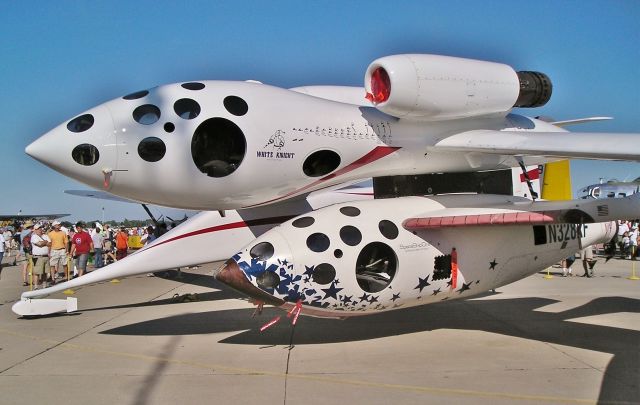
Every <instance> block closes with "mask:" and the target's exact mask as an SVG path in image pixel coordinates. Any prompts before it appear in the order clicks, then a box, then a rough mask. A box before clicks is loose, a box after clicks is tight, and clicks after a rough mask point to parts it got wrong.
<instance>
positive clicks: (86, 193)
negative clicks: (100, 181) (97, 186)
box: [64, 190, 139, 204]
mask: <svg viewBox="0 0 640 405" xmlns="http://www.w3.org/2000/svg"><path fill="white" fill-rule="evenodd" d="M64 192H65V194H71V195H76V196H80V197H91V198H97V199H99V200H109V201H118V202H128V203H134V204H139V202H137V201H133V200H129V199H127V198H122V197H118V196H117V195H114V194H111V193H108V192H106V191H100V190H64Z"/></svg>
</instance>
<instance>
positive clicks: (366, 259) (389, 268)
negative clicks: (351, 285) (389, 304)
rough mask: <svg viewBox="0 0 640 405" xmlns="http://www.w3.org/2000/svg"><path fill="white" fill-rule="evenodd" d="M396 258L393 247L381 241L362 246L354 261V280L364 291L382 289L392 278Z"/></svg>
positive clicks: (396, 261)
mask: <svg viewBox="0 0 640 405" xmlns="http://www.w3.org/2000/svg"><path fill="white" fill-rule="evenodd" d="M397 267H398V258H397V256H396V254H395V252H394V251H393V249H392V248H391V247H390V246H389V245H386V244H384V243H382V242H372V243H369V244H368V245H366V246H365V247H364V248H362V251H360V254H359V255H358V260H357V261H356V280H357V281H358V285H359V286H360V288H362V289H363V290H364V291H366V292H370V293H375V292H378V291H382V290H384V289H385V288H386V287H387V286H388V285H389V284H390V283H391V281H392V280H393V277H394V276H395V275H396V269H397Z"/></svg>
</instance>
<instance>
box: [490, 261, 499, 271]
mask: <svg viewBox="0 0 640 405" xmlns="http://www.w3.org/2000/svg"><path fill="white" fill-rule="evenodd" d="M497 265H498V262H496V259H495V258H494V259H493V260H492V261H490V262H489V270H495V269H496V266H497Z"/></svg>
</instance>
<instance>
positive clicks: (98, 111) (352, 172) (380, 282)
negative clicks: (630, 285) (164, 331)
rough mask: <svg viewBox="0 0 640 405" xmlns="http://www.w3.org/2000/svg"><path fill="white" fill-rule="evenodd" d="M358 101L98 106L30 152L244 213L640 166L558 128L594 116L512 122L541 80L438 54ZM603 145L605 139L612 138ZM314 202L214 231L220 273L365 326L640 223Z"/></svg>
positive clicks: (222, 91) (77, 174)
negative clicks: (318, 194) (418, 187)
mask: <svg viewBox="0 0 640 405" xmlns="http://www.w3.org/2000/svg"><path fill="white" fill-rule="evenodd" d="M365 90H366V93H367V100H368V101H363V100H362V96H363V93H364V90H363V89H359V88H346V87H326V86H323V87H313V86H312V87H304V88H297V89H292V90H285V89H278V88H275V87H271V86H267V85H263V84H260V83H255V82H214V81H205V82H189V83H182V84H175V85H168V86H161V87H158V88H155V89H152V90H149V91H147V90H144V91H141V92H137V93H133V94H130V95H127V96H125V97H123V98H122V99H117V100H113V101H110V102H108V103H105V104H103V105H101V106H98V107H96V108H94V109H91V110H89V111H87V112H86V113H84V114H82V115H80V116H78V117H76V118H74V119H72V120H71V121H69V122H67V123H65V124H62V125H61V126H59V127H58V128H55V129H54V130H52V131H50V132H49V133H47V134H45V135H44V136H42V137H41V138H40V139H38V140H36V141H35V142H34V143H32V144H31V145H29V146H28V147H27V149H26V152H27V153H28V154H29V155H31V156H33V157H34V158H36V159H37V160H39V161H41V162H43V163H45V164H46V165H48V166H50V167H52V168H53V169H55V170H58V171H60V172H61V173H63V174H65V175H68V176H70V177H73V178H75V179H77V180H79V181H81V182H84V183H86V184H88V185H90V186H93V187H96V188H100V187H103V188H104V189H106V190H107V191H109V192H111V193H113V194H116V195H119V196H123V197H126V198H129V199H132V200H135V201H141V202H150V203H155V204H159V205H166V206H174V207H179V208H189V209H209V210H226V209H238V208H240V209H245V210H246V211H244V212H253V210H248V208H256V207H257V209H265V210H267V209H277V210H281V209H283V208H282V207H284V206H285V205H283V204H294V205H295V204H299V203H300V202H301V201H303V202H304V200H301V199H300V196H301V195H306V194H308V193H309V192H311V191H314V190H318V189H321V188H326V187H330V186H333V185H336V184H339V183H342V182H345V181H353V180H356V179H362V178H365V177H376V176H393V175H414V174H421V173H437V172H461V171H485V170H494V169H503V168H511V167H518V166H519V167H521V168H522V170H523V172H524V173H523V175H524V176H525V177H527V175H526V173H527V171H526V165H538V164H541V163H544V162H547V161H552V160H557V159H559V158H563V157H580V158H591V159H620V160H638V159H639V157H640V142H639V141H640V134H602V133H600V134H598V133H570V132H566V131H565V130H564V129H562V128H561V127H562V126H565V125H570V124H572V123H579V122H586V121H589V120H593V119H595V118H591V119H582V120H574V121H559V122H557V125H554V123H550V122H546V121H544V120H538V119H532V118H527V117H522V116H518V115H514V114H510V111H511V109H512V108H513V107H514V106H517V107H537V106H540V105H543V104H545V103H546V102H547V101H548V99H549V97H550V95H551V83H550V81H549V79H548V78H547V77H546V76H545V75H544V74H542V73H537V72H517V73H516V72H515V71H514V70H513V69H512V68H510V67H509V66H506V65H502V64H497V63H491V62H483V61H475V60H468V59H460V58H451V57H444V56H436V55H396V56H390V57H386V58H381V59H379V60H377V61H374V62H373V63H372V64H371V65H370V66H369V68H368V70H367V73H366V75H365ZM603 137H606V138H607V139H608V141H609V142H606V143H604V144H603V143H602V142H601V140H602V138H603ZM529 189H530V191H531V195H533V196H535V194H534V193H533V188H532V187H529ZM296 197H297V198H296ZM276 203H277V205H273V204H276ZM317 207H318V206H315V207H313V206H312V207H309V208H308V209H307V211H298V212H295V213H294V214H293V215H298V214H300V213H303V212H306V213H304V214H303V215H302V216H301V217H298V218H295V219H292V220H289V221H287V222H285V223H284V224H282V225H280V226H278V227H276V228H275V229H271V230H270V231H268V232H267V233H265V234H263V235H262V236H260V237H258V239H256V240H255V241H254V242H250V243H248V244H247V247H246V248H244V249H242V250H240V251H239V253H238V250H239V249H240V247H239V245H235V243H236V242H239V241H240V240H241V239H249V238H251V239H253V237H255V236H257V233H253V232H249V233H246V238H239V239H238V240H233V239H228V238H225V236H226V235H228V234H230V233H229V232H225V233H222V232H220V233H219V235H221V237H223V239H221V240H220V241H225V242H227V243H228V244H227V245H226V246H224V247H222V248H221V250H220V252H225V253H228V256H227V257H229V256H230V257H232V259H229V260H228V261H227V263H226V265H225V266H223V268H221V269H220V270H219V271H217V272H216V277H217V278H218V279H219V280H221V281H223V282H225V283H227V284H228V285H230V286H232V287H233V288H236V289H237V290H239V291H242V292H244V293H246V294H247V295H248V296H250V297H252V298H253V299H254V300H255V301H256V302H261V303H271V304H275V305H279V306H283V307H284V308H288V309H290V310H297V311H298V313H299V312H300V311H301V310H302V308H303V306H304V311H303V313H305V314H307V315H316V316H326V317H344V316H350V315H360V314H366V313H372V312H377V311H383V310H389V309H394V308H397V307H399V306H412V305H419V304H421V303H428V302H432V301H433V300H441V299H443V298H444V299H453V298H457V297H463V298H466V297H469V296H471V295H475V294H478V293H481V292H484V291H487V290H489V289H492V288H495V287H497V286H500V285H504V284H507V283H509V282H512V281H515V280H517V279H520V278H522V277H525V276H527V275H529V274H532V273H534V272H536V271H540V270H542V269H544V268H546V267H547V266H549V265H550V264H552V263H555V262H557V261H558V260H560V259H562V258H564V257H566V256H569V255H570V254H572V253H573V252H574V251H575V250H577V249H579V248H581V247H582V246H588V245H591V244H594V243H600V242H605V241H609V240H610V239H611V237H612V236H613V235H614V233H615V223H614V222H611V221H613V220H615V219H626V218H637V217H640V204H638V199H637V198H631V197H630V198H624V199H616V200H615V201H613V200H612V201H605V202H598V201H585V200H578V201H556V202H545V201H533V202H532V201H531V200H528V199H519V198H517V197H504V196H477V195H455V196H439V197H404V198H395V199H386V200H373V201H360V202H357V201H356V202H351V203H348V204H346V205H344V204H343V205H332V206H328V207H326V208H323V209H320V210H318V211H316V212H311V211H310V210H311V209H312V208H317ZM256 212H259V211H256ZM280 212H282V213H281V214H280V215H279V216H280V217H281V218H279V220H280V221H285V220H286V219H287V218H286V217H287V214H284V213H285V212H293V211H286V210H285V211H280ZM207 215H211V214H210V213H207V214H204V213H203V214H200V215H198V216H196V217H194V218H193V219H191V220H189V221H187V222H186V223H184V224H182V225H181V226H179V227H178V228H176V232H178V231H179V232H182V233H180V234H172V235H171V236H170V234H166V235H165V236H164V237H163V238H161V239H159V240H158V241H156V242H155V243H154V244H152V245H149V247H147V248H146V249H143V250H142V251H140V252H139V253H137V254H135V255H132V256H131V260H129V258H126V259H125V260H122V261H121V262H118V263H116V264H115V265H118V266H119V267H117V269H119V270H116V269H113V270H111V271H109V272H108V275H107V272H106V269H105V271H104V272H102V273H101V271H96V272H94V273H92V274H88V275H87V276H84V277H83V278H84V280H81V279H80V278H79V279H77V280H72V281H70V282H68V283H74V282H75V283H76V284H68V283H63V284H61V285H60V286H56V287H53V289H52V288H49V289H45V290H40V291H33V292H28V293H24V294H23V296H22V300H21V301H20V302H18V303H16V304H15V305H14V307H13V309H14V311H15V312H16V313H18V314H21V315H35V314H41V313H46V311H50V312H48V313H51V312H57V311H59V310H61V308H58V309H57V310H56V311H54V310H53V307H54V306H55V305H57V304H49V303H44V302H43V301H42V300H35V299H32V298H35V297H40V296H43V295H47V294H49V293H52V292H55V291H58V290H60V289H64V288H67V286H73V285H81V284H86V283H89V282H97V281H100V280H106V279H108V278H105V277H109V278H111V277H118V276H120V275H132V274H138V273H140V272H147V271H155V270H158V269H159V268H156V269H152V268H149V270H146V268H145V270H142V268H136V269H134V268H133V267H131V266H133V265H135V263H134V258H135V257H136V255H138V257H139V259H135V260H136V261H140V262H142V261H143V259H142V258H143V257H147V256H148V255H149V254H151V253H153V252H154V249H156V250H155V252H158V251H159V249H161V248H162V246H163V245H169V242H171V246H172V248H175V249H181V251H184V252H189V251H191V250H182V249H183V248H185V249H186V247H187V243H189V242H190V240H191V239H190V237H192V236H194V235H196V234H202V233H206V232H201V231H197V230H195V228H189V227H190V226H195V224H197V221H195V219H196V218H201V219H202V218H204V217H206V216H207ZM233 215H235V213H234V214H233ZM216 220H220V221H222V224H221V225H219V226H221V227H222V228H217V226H218V225H216V226H214V227H209V228H215V229H218V230H219V229H227V230H230V229H236V225H237V227H238V228H243V227H244V226H245V225H243V224H246V221H245V220H244V219H242V220H240V219H238V218H235V217H234V218H231V216H227V217H216ZM191 221H193V222H191ZM225 221H229V222H225ZM276 222H278V221H273V222H271V223H270V224H269V226H268V227H272V226H274V225H275V224H276ZM234 224H235V225H234ZM200 225H201V224H200ZM264 230H266V229H264ZM210 233H212V234H213V230H211V231H210ZM251 239H249V240H251ZM220 244H222V243H220ZM210 247H211V245H202V249H201V250H206V249H210ZM231 252H233V253H231ZM145 253H146V255H145ZM159 256H160V255H159ZM165 258H166V257H165ZM198 258H200V257H198ZM157 260H160V259H157ZM210 260H211V257H210V258H209V259H208V260H203V261H210ZM213 260H215V259H213ZM156 263H159V261H156ZM183 263H185V265H186V264H187V263H186V261H185V262H183ZM149 267H152V266H149ZM172 267H175V266H172ZM143 268H144V267H143ZM147 268H148V267H147ZM118 272H121V273H118ZM94 274H95V275H94ZM119 274H120V275H119ZM88 277H93V278H91V280H89V279H88ZM427 287H433V288H432V290H433V291H430V292H429V295H428V296H429V297H432V298H428V299H427V298H426V297H427V292H426V291H424V290H425V288H427ZM356 297H358V298H356ZM356 300H357V301H358V302H357V304H355V301H356ZM37 301H41V302H40V303H37Z"/></svg>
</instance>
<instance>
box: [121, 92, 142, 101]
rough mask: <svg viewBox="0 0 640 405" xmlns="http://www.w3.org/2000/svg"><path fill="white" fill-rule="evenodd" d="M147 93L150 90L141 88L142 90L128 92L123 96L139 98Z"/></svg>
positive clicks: (126, 98)
mask: <svg viewBox="0 0 640 405" xmlns="http://www.w3.org/2000/svg"><path fill="white" fill-rule="evenodd" d="M147 94H149V90H140V91H136V92H135V93H131V94H127V95H126V96H124V97H122V98H124V99H125V100H137V99H139V98H142V97H144V96H146V95H147Z"/></svg>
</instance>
